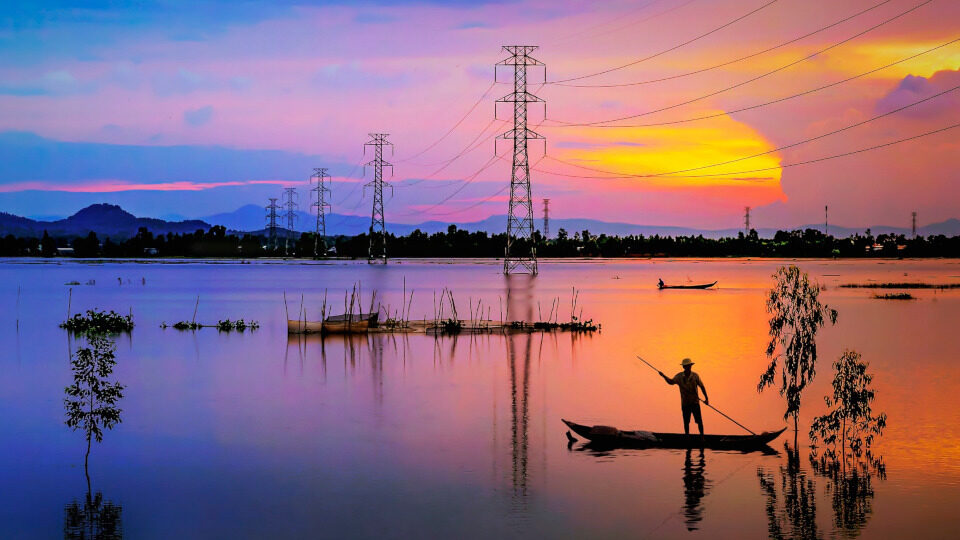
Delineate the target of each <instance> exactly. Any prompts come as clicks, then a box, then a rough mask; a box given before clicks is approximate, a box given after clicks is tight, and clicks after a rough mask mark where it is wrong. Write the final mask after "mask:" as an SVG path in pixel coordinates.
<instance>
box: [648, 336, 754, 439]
mask: <svg viewBox="0 0 960 540" xmlns="http://www.w3.org/2000/svg"><path fill="white" fill-rule="evenodd" d="M637 359H638V360H640V361H641V362H643V363H644V364H646V365H648V366H650V369H652V370H654V371H656V372H657V373H660V370H659V369H657V368H655V367H653V364H651V363H650V362H647V361H646V360H644V359H643V358H641V357H640V355H637ZM697 399H699V400H700V401H701V402H703V404H704V405H706V406H707V407H710V408H711V409H713V410H715V411H717V412H718V413H720V415H721V416H723V417H724V418H726V419H727V420H729V421H731V422H733V423H734V424H736V425H738V426H740V427H742V428H743V429H745V430H747V431H749V432H750V434H751V435H756V433H754V432H753V430H751V429H750V428H748V427H747V426H745V425H743V424H741V423H740V422H737V421H736V420H734V419H733V418H730V417H729V416H727V415H726V414H724V413H723V411H721V410H719V409H717V408H716V407H714V406H713V405H711V404H709V403H707V402H706V401H703V399H702V398H701V397H700V396H697Z"/></svg>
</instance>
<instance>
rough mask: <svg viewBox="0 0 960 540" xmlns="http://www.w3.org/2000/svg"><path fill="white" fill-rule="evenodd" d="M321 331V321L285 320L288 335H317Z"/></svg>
mask: <svg viewBox="0 0 960 540" xmlns="http://www.w3.org/2000/svg"><path fill="white" fill-rule="evenodd" d="M322 331H323V323H322V322H321V321H297V320H293V319H287V333H288V334H319V333H320V332H322Z"/></svg>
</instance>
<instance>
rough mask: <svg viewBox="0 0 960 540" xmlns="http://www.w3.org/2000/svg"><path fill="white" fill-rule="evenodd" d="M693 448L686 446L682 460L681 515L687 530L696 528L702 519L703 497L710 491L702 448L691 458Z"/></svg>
mask: <svg viewBox="0 0 960 540" xmlns="http://www.w3.org/2000/svg"><path fill="white" fill-rule="evenodd" d="M693 452H694V451H693V449H690V448H688V449H687V452H686V456H685V457H684V460H683V498H684V502H683V517H684V521H685V522H686V524H687V530H688V531H695V530H697V528H698V526H699V524H700V521H701V520H703V504H702V502H703V498H704V497H705V496H706V495H707V493H708V492H709V491H710V482H709V480H707V478H706V475H705V471H706V466H707V460H706V457H705V456H704V453H703V448H701V449H699V450H698V451H697V457H696V459H694V458H693Z"/></svg>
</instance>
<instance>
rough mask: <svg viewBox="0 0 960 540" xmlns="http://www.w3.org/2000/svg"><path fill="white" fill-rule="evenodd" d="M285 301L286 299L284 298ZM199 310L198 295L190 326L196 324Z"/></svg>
mask: <svg viewBox="0 0 960 540" xmlns="http://www.w3.org/2000/svg"><path fill="white" fill-rule="evenodd" d="M284 299H286V297H284ZM199 308H200V295H199V294H198V295H197V303H196V304H194V305H193V319H192V320H191V324H197V310H198V309H199Z"/></svg>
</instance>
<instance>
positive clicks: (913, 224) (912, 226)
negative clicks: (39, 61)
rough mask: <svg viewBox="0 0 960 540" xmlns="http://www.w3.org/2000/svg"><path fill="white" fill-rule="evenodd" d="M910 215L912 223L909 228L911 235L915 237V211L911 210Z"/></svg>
mask: <svg viewBox="0 0 960 540" xmlns="http://www.w3.org/2000/svg"><path fill="white" fill-rule="evenodd" d="M910 216H911V219H912V224H911V226H910V229H911V231H912V233H913V237H914V238H916V237H917V213H916V212H911V214H910Z"/></svg>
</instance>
